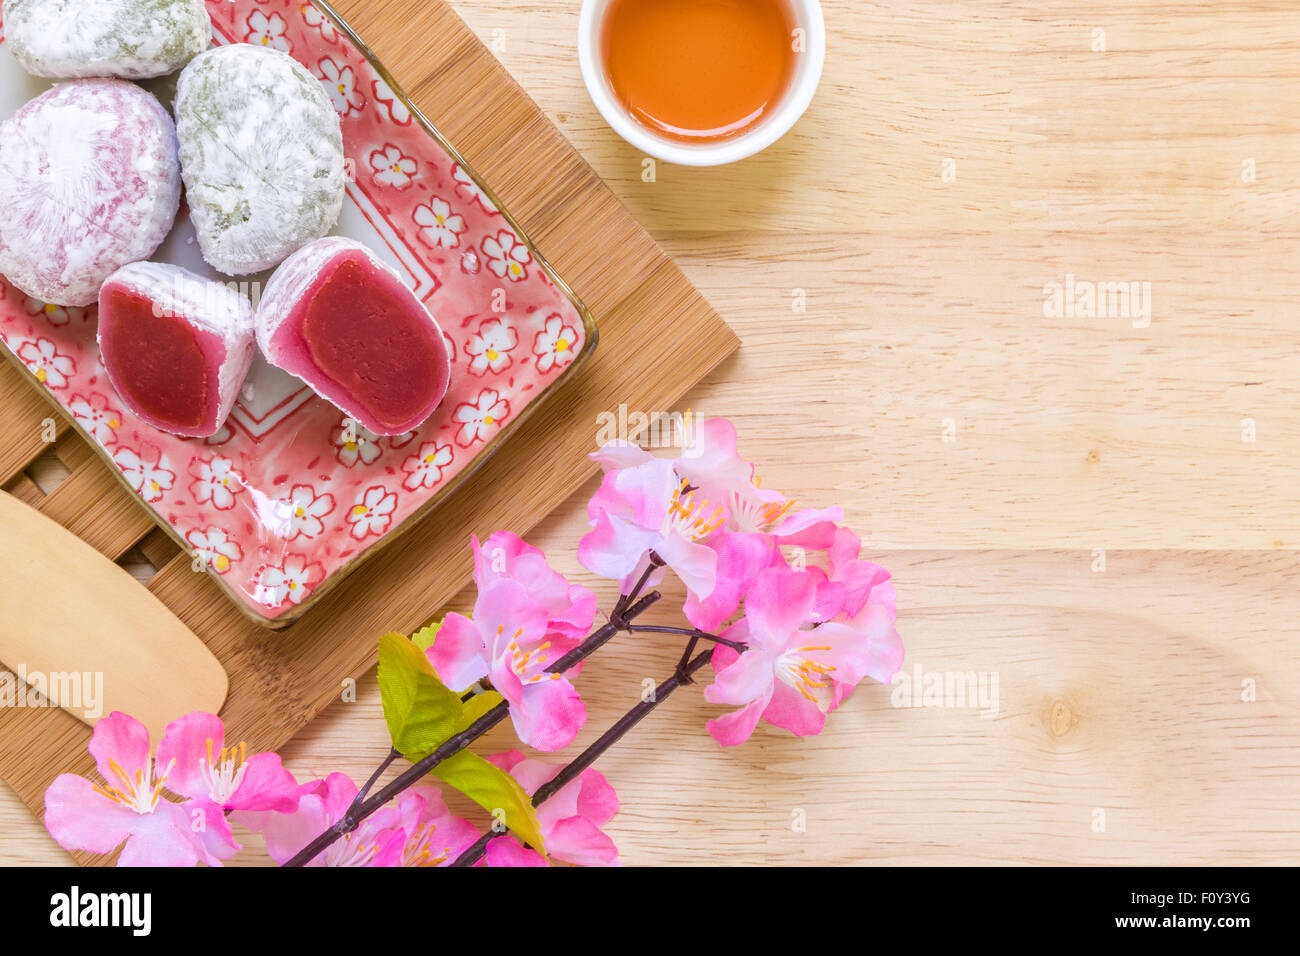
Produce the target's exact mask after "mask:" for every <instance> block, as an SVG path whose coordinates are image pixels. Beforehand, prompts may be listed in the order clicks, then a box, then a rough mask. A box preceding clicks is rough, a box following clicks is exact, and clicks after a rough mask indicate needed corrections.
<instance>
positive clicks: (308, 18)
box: [302, 3, 339, 43]
mask: <svg viewBox="0 0 1300 956" xmlns="http://www.w3.org/2000/svg"><path fill="white" fill-rule="evenodd" d="M302 19H303V22H304V23H306V24H307V26H309V27H315V28H316V29H317V30H319V31H320V35H321V36H322V37H323V38H324V39H325V41H326V42H327V43H336V42H338V38H339V31H338V30H337V29H335V27H334V24H333V23H331V22H330V18H329V17H327V16H325V14H323V13H321V12H320V10H319V9H318V8H317V7H316V5H315V4H314V3H304V4H302Z"/></svg>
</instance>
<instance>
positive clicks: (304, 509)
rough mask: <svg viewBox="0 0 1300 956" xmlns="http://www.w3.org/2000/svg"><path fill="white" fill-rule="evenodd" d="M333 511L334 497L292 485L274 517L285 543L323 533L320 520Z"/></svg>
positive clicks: (308, 487) (307, 486) (308, 486)
mask: <svg viewBox="0 0 1300 956" xmlns="http://www.w3.org/2000/svg"><path fill="white" fill-rule="evenodd" d="M333 511H334V496H333V495H331V494H329V493H328V492H326V493H324V494H320V495H318V494H316V489H315V488H313V487H312V486H311V485H294V486H293V488H292V489H291V490H290V491H289V497H288V498H284V499H282V500H281V501H280V502H279V505H278V507H277V509H276V517H277V518H278V519H279V520H280V522H281V523H280V530H281V531H282V533H283V534H284V538H285V540H286V541H295V540H297V539H298V538H316V537H319V536H320V535H321V534H323V533H324V531H325V522H324V521H323V520H321V519H323V518H325V517H327V516H328V515H329V514H330V513H331V512H333Z"/></svg>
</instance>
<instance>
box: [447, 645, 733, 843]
mask: <svg viewBox="0 0 1300 956" xmlns="http://www.w3.org/2000/svg"><path fill="white" fill-rule="evenodd" d="M705 636H707V635H705ZM742 650H743V648H742ZM712 657H713V650H712V649H710V650H707V651H704V652H702V653H700V654H697V655H696V656H695V657H694V658H693V659H692V660H691V661H690V662H689V663H688V664H687V665H686V666H685V667H679V668H678V670H677V672H676V673H675V674H673V676H672V677H670V678H668V680H666V681H664V682H663V683H662V684H660V685H659V686H658V687H656V688H655V692H654V696H653V697H651V698H650V699H649V700H643V701H642V702H641V703H639V704H637V705H636V706H635V707H633V708H632V709H631V710H629V711H628V712H627V713H626V714H624V715H623V716H622V717H620V718H619V719H618V720H617V721H616V722H615V723H614V724H612V725H611V726H610V728H609V730H607V731H605V732H604V733H603V734H601V736H600V737H599V738H598V739H597V740H596V741H595V742H594V743H592V745H591V746H590V747H588V748H587V749H586V750H584V751H583V752H582V753H580V754H579V755H578V756H577V757H575V758H573V760H572V761H570V762H569V764H568V765H567V766H565V768H564V769H563V770H561V771H560V772H559V773H558V774H556V775H555V776H554V777H553V778H552V779H551V780H550V781H549V782H547V783H545V784H543V785H542V786H540V787H538V788H537V792H536V793H534V794H533V806H535V807H540V806H541V805H542V804H543V803H545V802H546V801H547V800H549V799H550V798H551V797H553V796H554V795H555V794H557V793H559V792H560V790H562V789H563V788H564V787H565V786H567V785H568V784H569V783H571V782H573V781H574V780H576V779H577V778H578V777H579V776H580V775H581V774H582V772H583V771H584V770H586V769H587V768H588V767H590V766H591V765H592V764H593V763H595V762H596V761H597V760H598V759H599V758H600V756H601V755H602V754H604V753H605V751H607V750H609V748H610V747H612V746H614V744H616V743H618V742H619V741H620V740H622V739H623V737H624V736H626V735H627V733H628V732H629V731H630V730H631V729H632V728H633V727H635V726H636V725H637V724H639V723H640V722H641V721H642V720H644V719H645V718H646V717H648V716H650V714H651V712H652V711H653V710H654V709H655V708H656V707H658V706H659V705H660V704H662V703H663V702H664V701H665V700H666V699H667V698H668V696H669V695H670V694H672V692H673V691H675V690H677V688H679V687H681V686H682V685H683V684H687V683H691V682H692V681H691V677H692V675H694V674H695V672H696V671H698V670H699V669H700V668H702V667H704V665H705V664H707V663H708V662H709V660H710V658H712ZM507 832H508V831H506V830H497V829H495V828H494V829H491V830H489V831H488V832H487V833H485V834H483V836H481V837H480V838H479V840H478V842H477V843H475V844H474V845H473V846H471V847H470V848H469V849H467V850H466V851H465V852H464V853H462V854H461V855H460V856H459V857H457V858H456V861H455V862H454V863H452V864H451V865H452V866H473V865H474V864H475V863H477V862H478V861H479V860H480V859H482V857H483V854H484V853H486V852H487V847H488V844H489V843H491V842H492V841H493V840H494V839H496V838H497V837H499V836H504V835H505V834H506V833H507Z"/></svg>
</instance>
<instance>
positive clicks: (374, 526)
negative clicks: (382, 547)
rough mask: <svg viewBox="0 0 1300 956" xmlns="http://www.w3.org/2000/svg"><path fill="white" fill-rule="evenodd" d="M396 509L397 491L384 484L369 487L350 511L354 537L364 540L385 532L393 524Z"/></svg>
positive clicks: (350, 522)
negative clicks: (390, 489)
mask: <svg viewBox="0 0 1300 956" xmlns="http://www.w3.org/2000/svg"><path fill="white" fill-rule="evenodd" d="M396 510H397V493H396V492H394V491H389V490H388V489H387V488H385V487H384V486H383V485H375V486H374V487H372V488H367V489H366V491H365V493H364V494H363V495H362V496H361V497H360V498H359V499H358V500H357V503H356V504H354V505H353V506H352V508H351V510H350V511H348V524H350V525H352V537H354V538H356V539H357V540H358V541H362V540H364V539H365V538H367V537H369V536H370V535H372V534H383V533H384V532H385V531H387V530H388V526H389V525H390V524H392V522H393V512H394V511H396Z"/></svg>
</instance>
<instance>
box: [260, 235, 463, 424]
mask: <svg viewBox="0 0 1300 956" xmlns="http://www.w3.org/2000/svg"><path fill="white" fill-rule="evenodd" d="M257 344H258V345H259V346H261V349H262V354H263V355H265V356H266V358H267V360H268V361H269V362H271V364H272V365H277V366H279V367H280V368H282V369H284V370H285V371H286V372H289V373H290V374H292V375H296V376H297V377H298V378H300V379H302V380H303V381H304V382H306V383H307V384H308V385H310V386H311V387H312V388H313V389H315V390H316V393H317V394H318V395H320V396H321V397H322V398H324V399H326V400H327V401H330V402H332V403H333V404H334V405H336V406H338V407H339V408H340V409H341V410H342V411H343V412H344V413H345V414H347V415H348V416H349V417H350V418H352V419H353V420H354V421H356V422H357V423H358V424H359V425H361V426H362V427H364V428H367V429H369V430H370V431H372V432H374V433H375V434H376V435H401V434H403V433H405V432H408V431H410V430H411V429H412V428H415V427H416V426H417V425H419V424H421V423H422V422H424V420H425V419H427V418H428V417H429V416H430V415H432V414H433V411H434V409H436V408H437V407H438V404H439V403H440V402H441V401H442V398H443V396H444V395H446V394H447V382H448V380H449V379H450V377H451V355H450V354H449V352H448V350H447V342H446V339H444V338H443V334H442V330H441V329H440V328H439V327H438V323H437V322H436V321H435V320H434V318H433V316H432V315H430V314H429V310H428V309H426V308H425V307H424V304H423V303H421V302H420V300H419V299H418V298H416V296H415V293H414V292H412V291H411V290H410V289H409V288H407V286H406V284H405V283H404V282H402V279H401V276H400V274H399V273H398V272H397V270H396V269H393V268H392V267H391V266H389V265H388V264H387V263H385V262H383V261H382V260H380V259H379V258H377V257H376V256H375V255H374V253H372V252H371V251H370V250H369V249H367V248H366V247H365V246H363V245H361V244H360V243H356V242H353V241H351V240H350V239H340V238H331V239H321V240H318V241H317V242H313V243H311V244H310V245H308V246H306V247H304V248H303V249H302V250H300V251H299V252H296V253H294V254H293V255H292V256H290V257H289V258H288V259H286V260H285V262H284V265H282V266H280V268H279V269H277V270H276V272H275V275H273V276H272V277H271V281H270V282H268V283H267V285H266V290H265V291H264V292H263V294H262V301H261V304H260V305H259V306H258V310H257Z"/></svg>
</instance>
